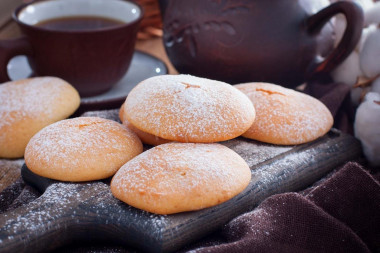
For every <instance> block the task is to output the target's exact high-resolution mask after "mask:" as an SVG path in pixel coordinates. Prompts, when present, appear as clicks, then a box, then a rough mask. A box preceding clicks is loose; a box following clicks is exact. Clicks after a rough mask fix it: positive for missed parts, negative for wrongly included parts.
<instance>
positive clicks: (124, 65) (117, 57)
mask: <svg viewBox="0 0 380 253" xmlns="http://www.w3.org/2000/svg"><path fill="white" fill-rule="evenodd" d="M70 17H102V18H106V19H107V18H108V19H114V20H118V21H121V22H120V23H119V24H115V25H112V26H110V27H106V28H88V29H86V30H61V29H60V30H55V29H54V28H45V27H40V26H38V25H36V24H39V23H41V22H44V21H46V20H51V19H57V18H70ZM142 17H143V10H142V8H141V7H140V6H139V5H137V4H136V3H134V2H131V1H124V0H55V1H37V2H33V3H30V4H26V5H22V6H20V7H19V8H17V9H16V10H15V11H14V13H13V18H14V20H15V21H16V22H17V24H18V25H19V27H20V29H21V31H22V33H23V34H24V36H23V37H21V38H18V39H14V40H7V41H0V82H5V81H8V80H9V76H8V73H7V64H8V62H9V61H10V59H12V58H13V57H14V56H16V55H27V57H28V61H29V64H30V66H31V68H32V70H33V75H35V76H56V77H60V78H62V79H64V80H66V81H67V82H69V83H71V84H72V85H73V86H74V87H75V88H76V89H77V90H78V91H79V93H80V95H81V96H83V97H86V96H93V95H97V94H101V93H103V92H105V91H107V90H109V89H111V88H112V86H113V85H114V84H116V83H117V81H119V80H120V79H121V78H122V77H123V76H124V74H125V73H126V71H127V70H128V68H129V65H130V62H131V60H132V56H133V52H134V46H135V42H136V36H137V31H138V27H139V23H140V21H141V19H142Z"/></svg>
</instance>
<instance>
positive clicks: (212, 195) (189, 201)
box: [111, 143, 251, 214]
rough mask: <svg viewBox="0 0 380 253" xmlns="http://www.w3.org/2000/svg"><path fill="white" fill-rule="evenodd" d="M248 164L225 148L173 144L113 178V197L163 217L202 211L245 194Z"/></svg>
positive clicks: (147, 153) (146, 155)
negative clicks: (241, 193)
mask: <svg viewBox="0 0 380 253" xmlns="http://www.w3.org/2000/svg"><path fill="white" fill-rule="evenodd" d="M250 179H251V172H250V169H249V167H248V165H247V163H246V162H245V161H244V160H243V158H241V157H240V156H239V155H238V154H237V153H235V152H234V151H233V150H231V149H229V148H227V147H225V146H223V145H221V144H203V143H167V144H162V145H159V146H156V147H154V148H152V149H150V150H148V151H145V152H144V153H142V154H140V155H138V156H137V157H135V158H134V159H132V160H131V161H129V162H127V163H126V164H125V165H124V166H123V167H122V168H121V169H120V170H119V171H118V172H117V173H116V174H115V176H114V177H113V179H112V182H111V191H112V193H113V195H114V196H115V197H116V198H118V199H120V200H122V201H124V202H126V203H127V204H129V205H131V206H134V207H137V208H140V209H142V210H145V211H148V212H152V213H157V214H172V213H178V212H185V211H192V210H199V209H202V208H206V207H210V206H214V205H217V204H220V203H222V202H225V201H227V200H229V199H231V198H232V197H234V196H235V195H237V194H239V193H240V192H241V191H243V190H244V189H245V188H246V187H247V185H248V184H249V182H250Z"/></svg>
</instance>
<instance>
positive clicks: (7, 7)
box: [0, 0, 177, 192]
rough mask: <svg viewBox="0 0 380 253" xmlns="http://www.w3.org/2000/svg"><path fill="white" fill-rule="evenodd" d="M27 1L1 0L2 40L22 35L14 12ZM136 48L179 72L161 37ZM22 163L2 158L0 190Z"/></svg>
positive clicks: (139, 44)
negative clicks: (14, 19)
mask: <svg viewBox="0 0 380 253" xmlns="http://www.w3.org/2000/svg"><path fill="white" fill-rule="evenodd" d="M27 2H30V0H0V40H6V39H12V38H17V37H19V36H21V32H20V29H19V28H18V26H17V24H16V22H14V21H13V19H12V12H13V11H14V9H16V8H17V7H18V6H19V5H21V4H23V3H27ZM136 49H137V50H140V51H143V52H146V53H148V54H150V55H153V56H155V57H157V58H159V59H161V60H162V61H163V62H165V64H166V65H167V67H168V70H169V73H170V74H175V73H177V71H176V70H175V69H174V67H173V66H172V64H171V63H170V61H169V59H168V57H167V55H166V53H165V49H164V46H163V44H162V39H161V37H152V38H150V39H144V40H141V39H140V40H137V42H136ZM0 120H1V119H0ZM0 134H1V133H0ZM21 163H22V160H6V159H0V192H1V191H2V190H4V189H5V188H6V187H8V186H9V185H11V184H12V183H13V182H14V181H15V180H17V179H18V178H19V176H20V168H15V165H16V167H18V165H19V164H21ZM20 167H21V166H20Z"/></svg>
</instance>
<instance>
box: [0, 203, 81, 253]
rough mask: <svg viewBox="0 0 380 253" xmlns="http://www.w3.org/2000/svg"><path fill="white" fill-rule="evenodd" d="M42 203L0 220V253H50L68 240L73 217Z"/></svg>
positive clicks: (24, 208) (3, 216)
mask: <svg viewBox="0 0 380 253" xmlns="http://www.w3.org/2000/svg"><path fill="white" fill-rule="evenodd" d="M45 200H46V199H45V198H41V199H37V200H36V201H33V202H31V203H30V204H28V205H27V206H24V207H22V208H18V209H16V210H13V211H11V212H8V213H5V214H3V215H2V216H1V218H0V252H32V251H33V252H41V251H49V250H52V249H55V248H57V247H59V246H62V245H63V244H65V243H67V242H68V241H69V240H70V238H69V237H71V235H70V231H69V230H70V227H71V225H72V220H71V221H70V219H72V218H71V217H72V214H73V213H72V212H71V214H70V213H67V211H68V210H67V209H66V210H63V209H64V207H63V209H62V206H55V205H54V204H52V203H51V202H48V201H45ZM79 220H80V217H78V218H77V222H79Z"/></svg>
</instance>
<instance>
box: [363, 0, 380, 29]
mask: <svg viewBox="0 0 380 253" xmlns="http://www.w3.org/2000/svg"><path fill="white" fill-rule="evenodd" d="M379 23H380V2H376V3H373V5H372V7H371V8H367V9H365V12H364V25H365V26H367V25H369V24H379Z"/></svg>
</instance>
